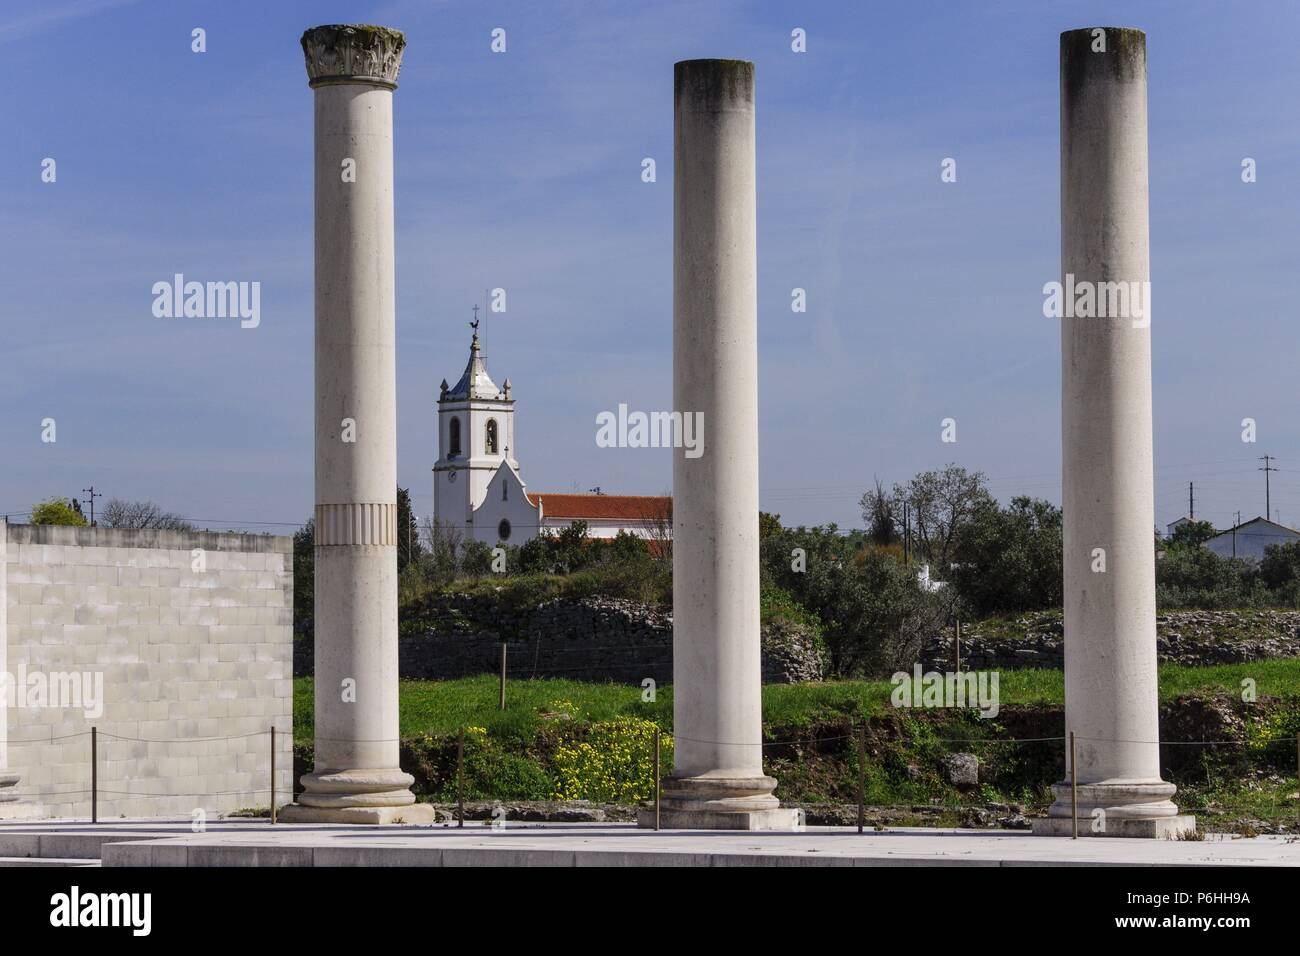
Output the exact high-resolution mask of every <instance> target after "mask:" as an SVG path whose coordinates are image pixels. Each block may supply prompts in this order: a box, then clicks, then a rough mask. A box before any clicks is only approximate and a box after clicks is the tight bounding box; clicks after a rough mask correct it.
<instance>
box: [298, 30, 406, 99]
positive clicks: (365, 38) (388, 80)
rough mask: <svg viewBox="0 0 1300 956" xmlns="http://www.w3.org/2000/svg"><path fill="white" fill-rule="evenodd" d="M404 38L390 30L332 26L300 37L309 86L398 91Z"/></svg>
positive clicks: (404, 44)
mask: <svg viewBox="0 0 1300 956" xmlns="http://www.w3.org/2000/svg"><path fill="white" fill-rule="evenodd" d="M405 49H406V37H405V36H403V35H402V31H400V30H394V29H392V28H390V27H376V26H370V25H368V24H358V23H332V24H326V25H325V26H319V27H312V28H311V29H309V30H308V31H307V32H306V33H304V34H303V35H302V52H303V53H304V54H305V55H306V57H307V77H308V84H307V85H308V86H310V87H312V89H315V88H316V87H318V86H329V85H333V84H338V83H362V84H369V85H372V86H382V87H385V88H386V89H390V90H395V89H397V71H398V70H400V69H401V68H402V51H403V50H405Z"/></svg>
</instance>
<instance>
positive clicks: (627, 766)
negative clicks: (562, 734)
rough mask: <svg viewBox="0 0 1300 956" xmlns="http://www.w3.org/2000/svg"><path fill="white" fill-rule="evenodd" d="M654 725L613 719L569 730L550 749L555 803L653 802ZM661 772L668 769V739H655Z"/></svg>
mask: <svg viewBox="0 0 1300 956" xmlns="http://www.w3.org/2000/svg"><path fill="white" fill-rule="evenodd" d="M655 726H656V725H655V724H654V722H653V721H649V720H642V719H640V718H638V717H618V718H615V719H614V720H607V721H602V722H600V723H595V724H590V725H588V726H586V727H585V728H584V727H580V726H578V725H576V724H574V725H572V726H571V728H570V730H569V733H568V734H567V735H566V737H567V739H564V740H562V741H561V742H560V744H559V746H558V747H557V748H556V750H555V755H554V765H555V771H556V777H557V779H556V785H555V792H554V794H553V796H554V797H555V799H557V800H595V801H599V802H602V803H623V804H629V803H638V802H640V801H643V800H649V799H651V798H653V797H654V753H655V749H654V748H655ZM660 747H661V754H660V759H661V761H662V766H663V767H671V766H672V761H673V757H672V752H673V751H672V737H671V736H669V735H668V734H663V735H661V737H660Z"/></svg>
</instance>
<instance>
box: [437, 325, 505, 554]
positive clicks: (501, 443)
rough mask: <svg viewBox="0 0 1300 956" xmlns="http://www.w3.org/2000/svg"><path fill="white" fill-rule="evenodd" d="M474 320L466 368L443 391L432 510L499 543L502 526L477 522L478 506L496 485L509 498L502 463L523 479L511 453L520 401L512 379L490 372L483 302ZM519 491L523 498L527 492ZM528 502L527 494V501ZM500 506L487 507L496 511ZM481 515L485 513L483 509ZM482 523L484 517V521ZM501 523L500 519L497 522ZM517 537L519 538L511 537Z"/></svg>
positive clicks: (464, 529) (464, 530)
mask: <svg viewBox="0 0 1300 956" xmlns="http://www.w3.org/2000/svg"><path fill="white" fill-rule="evenodd" d="M474 314H475V319H474V321H473V322H471V323H470V325H471V327H472V328H473V329H474V338H473V339H472V340H471V342H470V346H469V364H468V365H466V366H465V374H464V375H462V376H461V377H460V381H459V382H457V383H456V384H455V385H454V386H452V387H451V388H448V387H447V380H446V379H443V381H442V389H441V394H440V395H439V397H438V460H437V462H436V463H435V464H434V466H433V511H434V515H435V517H436V518H437V519H438V520H439V521H440V522H442V523H443V524H444V525H451V526H452V527H454V528H456V529H458V530H459V531H460V532H461V533H462V534H464V535H465V537H467V538H478V539H480V540H483V541H487V542H489V543H496V542H497V540H498V539H499V538H500V535H499V534H498V528H497V527H495V526H494V527H483V528H476V527H475V517H476V515H475V512H476V511H477V510H478V509H479V508H480V507H481V506H482V505H483V503H484V501H485V499H486V498H487V495H488V491H489V489H490V488H491V489H492V490H493V491H494V492H495V495H497V496H505V500H506V502H508V501H509V495H510V492H511V489H508V488H507V489H505V490H504V491H501V490H498V489H497V488H496V486H497V485H500V484H501V482H500V481H497V482H494V481H493V479H494V478H495V477H496V476H497V472H498V471H500V470H501V468H502V465H503V464H504V465H506V466H507V468H506V471H507V472H508V473H509V474H510V477H512V478H514V481H513V482H510V484H515V485H516V486H517V488H518V489H519V491H520V492H521V491H522V482H519V480H518V474H519V462H518V461H516V460H515V458H514V455H513V454H512V452H513V450H514V441H515V403H514V399H513V398H511V397H510V380H509V379H506V383H505V388H504V389H499V388H497V387H496V385H495V384H494V383H493V381H492V379H491V378H490V377H489V376H488V373H487V367H486V366H485V365H484V364H483V354H482V351H481V350H480V348H479V344H478V306H475V307H474ZM503 477H504V476H503ZM518 497H520V498H523V495H522V493H520V494H518ZM523 503H524V504H525V505H526V503H527V502H526V499H525V501H524V502H523ZM497 510H498V509H496V508H490V509H487V511H489V512H492V513H495V512H496V511H497ZM478 517H480V518H481V517H484V515H479V516H478ZM479 523H482V522H481V521H480V522H479ZM497 523H498V524H499V523H500V522H497ZM512 543H514V542H512Z"/></svg>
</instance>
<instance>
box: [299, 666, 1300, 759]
mask: <svg viewBox="0 0 1300 956" xmlns="http://www.w3.org/2000/svg"><path fill="white" fill-rule="evenodd" d="M1245 678H1251V679H1253V680H1254V681H1255V682H1256V689H1257V691H1258V693H1259V694H1260V695H1261V696H1264V695H1276V696H1281V695H1285V694H1294V693H1295V692H1296V690H1297V688H1300V658H1284V659H1280V660H1272V661H1254V662H1251V663H1245V664H1223V665H1219V666H1215V667H1184V666H1181V665H1178V664H1163V665H1161V667H1160V699H1161V700H1169V699H1171V698H1174V697H1179V696H1183V695H1187V694H1193V693H1230V694H1240V693H1241V682H1242V680H1243V679H1245ZM892 689H893V687H892V685H891V684H890V682H889V681H887V680H881V681H840V682H833V683H825V684H769V685H768V686H766V687H764V688H763V720H764V723H766V724H769V725H778V726H783V727H798V726H810V725H813V724H816V723H818V722H820V721H822V720H824V719H826V718H830V717H836V716H843V715H855V716H874V715H877V714H882V713H886V712H888V710H889V709H890V705H889V695H890V691H891V690H892ZM998 694H999V699H1000V703H1001V705H1002V706H1004V707H1005V706H1011V705H1017V704H1019V705H1031V704H1047V705H1053V704H1054V705H1060V704H1062V703H1064V700H1065V684H1064V677H1063V675H1062V673H1061V671H1057V670H1044V669H1032V670H1031V669H1026V670H1016V671H1002V672H1000V676H999V684H998ZM497 695H498V684H497V678H496V676H495V675H491V674H483V675H480V676H478V677H467V678H462V679H460V680H450V681H402V683H401V689H400V726H401V733H402V735H403V736H407V735H413V734H417V733H424V734H433V735H443V734H452V733H455V732H456V731H457V730H458V729H459V728H461V727H463V726H477V727H486V728H487V730H488V732H489V733H490V734H492V735H493V736H501V737H512V738H516V739H522V740H527V739H531V738H532V736H533V735H534V733H535V732H536V730H537V728H538V727H539V725H540V724H542V723H543V722H544V720H545V718H544V717H542V716H541V715H542V714H543V713H545V712H549V711H553V710H555V709H556V708H555V704H556V703H557V702H559V701H568V702H570V703H572V704H573V705H574V707H575V708H576V711H577V712H576V713H575V714H574V716H575V717H578V718H580V719H584V720H608V719H609V718H611V717H616V716H619V715H632V716H637V717H644V718H646V719H649V720H654V721H656V722H657V723H659V724H660V726H662V727H664V728H666V729H671V727H672V688H671V687H661V688H659V690H658V694H657V695H656V700H655V702H654V703H643V702H642V701H641V688H640V687H635V686H631V685H627V684H596V683H588V682H584V681H575V680H513V681H510V683H509V684H508V685H507V709H506V710H505V711H500V710H498V709H497ZM294 739H295V740H297V741H298V742H300V743H310V742H311V739H312V680H311V678H309V677H308V678H299V679H298V680H296V681H295V682H294Z"/></svg>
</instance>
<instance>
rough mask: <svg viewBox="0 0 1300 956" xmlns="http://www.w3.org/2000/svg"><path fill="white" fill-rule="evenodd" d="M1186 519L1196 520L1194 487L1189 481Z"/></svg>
mask: <svg viewBox="0 0 1300 956" xmlns="http://www.w3.org/2000/svg"><path fill="white" fill-rule="evenodd" d="M1187 519H1188V520H1189V521H1195V520H1196V485H1195V483H1194V482H1190V481H1189V482H1188V483H1187Z"/></svg>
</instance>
